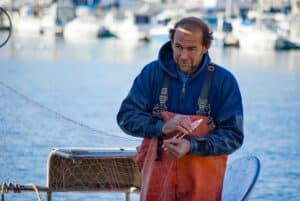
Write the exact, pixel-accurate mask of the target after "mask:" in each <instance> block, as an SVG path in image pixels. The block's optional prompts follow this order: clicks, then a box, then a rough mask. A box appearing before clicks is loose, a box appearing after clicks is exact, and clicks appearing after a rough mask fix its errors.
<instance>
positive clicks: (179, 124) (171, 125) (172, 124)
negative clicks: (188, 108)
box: [162, 115, 193, 135]
mask: <svg viewBox="0 0 300 201" xmlns="http://www.w3.org/2000/svg"><path fill="white" fill-rule="evenodd" d="M162 131H163V133H164V134H166V135H168V134H170V133H173V132H175V131H179V132H182V133H183V134H185V135H188V134H190V133H192V131H193V129H192V122H191V120H190V118H189V117H187V116H183V115H176V116H174V117H173V118H172V119H170V120H168V121H167V122H166V123H165V124H164V126H163V128H162Z"/></svg>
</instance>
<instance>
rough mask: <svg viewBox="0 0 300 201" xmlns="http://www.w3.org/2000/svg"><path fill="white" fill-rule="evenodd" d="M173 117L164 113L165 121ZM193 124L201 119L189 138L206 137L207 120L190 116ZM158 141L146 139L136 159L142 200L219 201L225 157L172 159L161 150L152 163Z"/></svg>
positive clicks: (207, 130) (202, 117)
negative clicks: (192, 136)
mask: <svg viewBox="0 0 300 201" xmlns="http://www.w3.org/2000/svg"><path fill="white" fill-rule="evenodd" d="M174 115H175V114H173V113H170V112H163V113H162V116H163V118H164V120H168V119H170V118H172V117H173V116H174ZM190 118H191V120H192V122H193V121H196V120H198V119H202V120H203V123H201V124H200V125H199V126H198V127H197V128H196V129H195V130H194V131H193V133H192V135H197V136H205V135H206V134H207V133H208V132H209V130H210V128H209V126H208V118H207V117H204V116H199V115H192V116H190ZM157 144H158V140H157V139H145V140H144V141H143V143H142V145H141V147H140V148H139V149H138V155H137V156H136V158H135V160H136V163H137V164H138V167H139V169H140V171H141V175H142V186H141V187H142V188H141V194H140V196H141V201H151V200H156V201H175V200H178V201H179V200H180V201H185V200H186V201H198V200H206V201H220V200H221V194H222V186H223V178H224V173H225V168H226V161H227V156H225V155H224V156H210V157H200V156H192V155H188V156H184V157H182V158H180V159H174V158H172V157H171V156H169V155H168V154H167V152H166V151H162V160H160V161H155V158H156V153H157Z"/></svg>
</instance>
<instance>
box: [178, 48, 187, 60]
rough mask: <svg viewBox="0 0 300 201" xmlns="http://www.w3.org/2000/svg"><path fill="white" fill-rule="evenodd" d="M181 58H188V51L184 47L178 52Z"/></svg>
mask: <svg viewBox="0 0 300 201" xmlns="http://www.w3.org/2000/svg"><path fill="white" fill-rule="evenodd" d="M180 58H181V59H187V58H188V51H187V50H186V49H183V50H182V51H181V53H180Z"/></svg>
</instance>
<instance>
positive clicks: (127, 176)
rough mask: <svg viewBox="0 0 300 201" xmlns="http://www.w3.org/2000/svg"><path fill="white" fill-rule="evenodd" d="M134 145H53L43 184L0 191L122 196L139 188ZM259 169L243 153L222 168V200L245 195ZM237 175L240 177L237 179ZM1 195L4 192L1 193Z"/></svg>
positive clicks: (253, 159)
mask: <svg viewBox="0 0 300 201" xmlns="http://www.w3.org/2000/svg"><path fill="white" fill-rule="evenodd" d="M136 154H137V152H136V149H135V148H123V147H121V148H118V147H114V148H86V147H61V148H54V149H53V150H52V151H51V152H50V154H49V157H48V162H47V163H48V164H47V184H46V186H38V185H35V184H29V185H19V184H15V185H14V184H11V183H10V184H5V183H4V184H2V185H0V188H1V189H2V191H3V192H4V191H5V192H6V193H7V192H10V191H11V192H15V193H20V192H22V191H35V192H36V194H37V196H38V197H39V196H40V195H39V192H45V193H47V201H51V200H52V194H53V193H56V192H123V193H125V200H126V201H129V200H130V194H131V193H134V192H135V193H138V192H139V191H140V189H141V177H140V173H139V170H138V167H137V165H136V163H135V162H134V160H133V157H134V156H135V155H136ZM259 173H260V160H259V159H258V158H257V157H255V156H244V157H241V158H239V159H236V160H234V161H232V162H231V163H230V164H229V165H228V166H227V168H226V172H225V177H224V182H223V191H222V201H232V200H240V201H246V200H248V199H249V197H250V195H251V192H252V190H253V189H254V187H255V184H256V182H257V179H258V177H259ZM241 178H243V179H242V180H241ZM2 198H3V199H4V194H3V195H2Z"/></svg>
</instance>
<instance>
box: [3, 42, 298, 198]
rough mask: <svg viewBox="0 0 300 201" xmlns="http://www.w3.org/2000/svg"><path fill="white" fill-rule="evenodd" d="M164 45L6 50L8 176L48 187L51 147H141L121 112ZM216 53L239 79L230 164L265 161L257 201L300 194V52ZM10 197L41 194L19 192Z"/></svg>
mask: <svg viewBox="0 0 300 201" xmlns="http://www.w3.org/2000/svg"><path fill="white" fill-rule="evenodd" d="M161 45H162V43H161V42H151V43H125V42H122V41H118V40H116V39H112V40H110V39H108V40H98V41H92V42H89V43H84V44H70V43H66V42H65V41H64V40H62V39H60V38H29V37H27V38H14V39H13V40H11V41H10V42H9V43H8V44H7V45H6V46H5V47H4V48H1V49H0V137H1V140H0V167H1V168H0V182H13V183H21V184H26V183H29V182H33V183H35V184H38V185H45V184H46V167H47V157H48V154H49V153H50V151H51V149H52V148H53V147H73V146H80V147H116V146H117V147H120V146H131V147H134V146H136V145H138V144H139V142H140V140H139V139H136V138H133V137H130V136H127V135H125V134H124V133H123V132H122V131H121V130H120V129H119V128H118V126H117V124H116V120H115V119H116V113H117V111H118V109H119V106H120V103H121V101H122V99H123V98H124V97H125V96H126V95H127V93H128V90H129V89H130V86H131V84H132V82H133V80H134V77H135V76H136V75H137V74H138V73H139V72H140V71H141V69H142V67H143V66H144V65H145V64H146V63H148V62H149V61H151V60H154V59H156V57H157V51H158V49H159V47H160V46H161ZM210 54H211V57H212V58H213V61H214V62H215V63H218V64H222V65H223V66H225V67H226V68H228V69H229V70H230V71H231V72H233V73H234V75H235V76H236V78H237V80H238V81H239V83H240V89H241V92H242V96H243V102H244V114H245V117H244V118H245V141H244V145H243V147H242V148H241V149H239V150H238V151H237V152H235V153H234V154H232V155H231V157H230V160H231V161H232V160H234V159H236V158H239V157H241V156H245V155H256V156H257V157H258V158H259V159H260V160H261V164H262V167H261V174H260V177H259V180H258V183H257V185H256V187H255V189H254V192H253V193H252V196H251V200H253V201H261V200H272V201H281V200H300V193H299V192H300V160H299V154H300V148H299V145H300V135H299V134H300V125H299V120H300V89H299V86H300V66H299V64H300V51H289V52H275V51H273V50H270V51H263V50H255V51H251V50H238V49H222V48H221V47H216V46H213V47H212V49H211V50H210ZM241 179H242V178H241ZM43 196H44V197H45V195H43ZM6 200H36V197H35V195H34V193H25V194H12V193H11V194H7V195H6ZM53 200H103V201H104V200H124V195H123V194H121V193H56V194H54V196H53ZM132 200H138V194H134V195H133V196H132Z"/></svg>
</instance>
